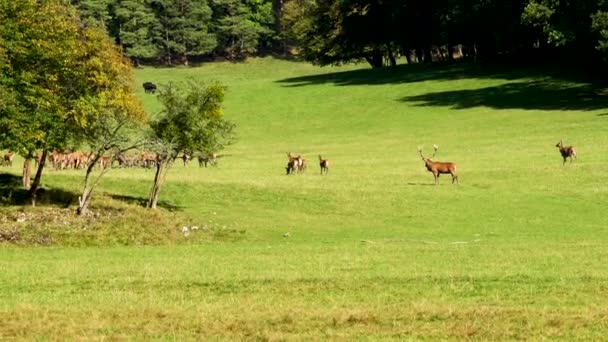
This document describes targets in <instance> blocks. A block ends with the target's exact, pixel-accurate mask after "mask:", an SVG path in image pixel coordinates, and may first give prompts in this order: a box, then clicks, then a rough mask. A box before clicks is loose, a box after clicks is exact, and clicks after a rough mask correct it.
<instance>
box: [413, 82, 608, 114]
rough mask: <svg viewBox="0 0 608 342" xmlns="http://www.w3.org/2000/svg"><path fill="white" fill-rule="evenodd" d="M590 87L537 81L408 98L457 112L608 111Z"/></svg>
mask: <svg viewBox="0 0 608 342" xmlns="http://www.w3.org/2000/svg"><path fill="white" fill-rule="evenodd" d="M596 89H597V88H595V87H594V86H592V85H589V84H583V85H581V84H572V83H565V82H559V81H555V82H550V81H535V82H515V83H508V84H503V85H500V86H496V87H487V88H482V89H465V90H453V91H443V92H434V93H427V94H423V95H416V96H406V97H404V98H402V99H401V101H404V102H413V103H415V105H416V106H447V107H452V108H454V109H467V108H472V107H482V106H483V107H490V108H495V109H511V108H520V109H541V110H597V109H603V108H608V96H606V95H604V94H602V93H600V92H598V91H597V90H596Z"/></svg>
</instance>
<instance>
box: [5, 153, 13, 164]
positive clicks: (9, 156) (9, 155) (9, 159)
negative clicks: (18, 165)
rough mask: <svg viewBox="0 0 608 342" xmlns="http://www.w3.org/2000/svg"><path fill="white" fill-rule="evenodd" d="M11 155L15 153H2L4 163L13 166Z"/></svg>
mask: <svg viewBox="0 0 608 342" xmlns="http://www.w3.org/2000/svg"><path fill="white" fill-rule="evenodd" d="M13 157H15V154H14V153H13V152H9V153H7V154H5V155H4V165H6V166H13Z"/></svg>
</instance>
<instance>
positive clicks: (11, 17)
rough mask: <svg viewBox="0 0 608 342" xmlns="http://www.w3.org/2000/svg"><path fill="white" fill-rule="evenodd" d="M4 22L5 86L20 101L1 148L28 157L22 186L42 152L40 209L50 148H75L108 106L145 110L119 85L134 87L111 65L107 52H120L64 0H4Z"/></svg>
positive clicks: (2, 123) (3, 126) (0, 81)
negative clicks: (33, 158)
mask: <svg viewBox="0 0 608 342" xmlns="http://www.w3.org/2000/svg"><path fill="white" fill-rule="evenodd" d="M0 22H2V25H1V26H0V40H1V41H4V49H5V50H6V58H7V61H6V63H3V64H1V65H0V85H1V87H4V88H6V89H10V92H11V93H12V94H13V95H14V100H15V101H14V102H15V103H16V105H15V106H11V107H9V110H7V109H3V111H2V113H0V114H2V115H1V116H0V117H1V118H2V120H0V131H2V132H6V133H5V138H6V140H5V141H4V144H5V145H7V147H9V148H11V149H13V150H14V151H17V152H19V153H20V154H21V155H22V156H24V157H25V159H26V161H25V164H24V181H25V180H26V179H27V181H28V182H29V161H30V159H31V158H32V157H33V154H34V153H35V151H39V150H42V157H41V159H40V160H41V162H40V164H39V166H38V170H37V172H36V176H35V178H34V181H33V183H32V184H31V186H30V187H29V191H30V194H31V196H32V204H34V205H35V203H36V193H37V189H38V187H39V185H40V179H41V176H42V171H43V169H44V166H45V162H46V159H47V158H46V156H47V154H48V152H49V151H52V150H64V149H66V148H68V147H74V146H78V145H79V144H80V142H81V140H82V135H81V134H80V133H79V132H81V131H82V130H83V129H86V128H87V127H91V126H92V125H93V124H94V123H95V122H96V120H97V119H98V118H99V116H100V115H101V114H102V113H105V112H106V111H107V110H108V109H112V110H115V111H122V112H124V113H127V115H128V116H139V115H140V112H141V109H140V105H139V102H137V101H135V98H134V97H133V95H132V92H131V93H129V92H128V91H127V90H126V88H125V87H124V86H121V85H123V84H127V83H130V82H131V80H130V78H128V73H126V72H125V69H124V67H120V66H119V67H114V68H110V67H109V66H111V65H112V63H115V62H116V59H115V58H110V57H111V56H110V55H108V54H111V53H116V54H117V56H119V54H118V52H116V50H115V47H114V46H113V45H112V43H111V41H109V40H107V38H106V34H105V32H104V31H102V30H101V29H99V28H95V27H86V26H83V25H81V23H80V21H79V18H78V16H77V13H76V11H75V10H74V8H73V7H71V6H69V5H66V4H65V1H62V0H48V1H42V2H41V1H36V0H16V1H10V2H0ZM112 51H114V52H112ZM24 183H26V182H24ZM24 185H28V184H24Z"/></svg>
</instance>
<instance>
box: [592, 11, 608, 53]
mask: <svg viewBox="0 0 608 342" xmlns="http://www.w3.org/2000/svg"><path fill="white" fill-rule="evenodd" d="M591 19H592V29H593V31H594V32H596V33H597V34H598V38H597V45H596V46H595V48H596V49H597V50H598V51H600V53H601V54H602V57H603V59H604V61H606V60H608V12H607V11H602V10H598V11H597V12H596V13H594V14H593V16H592V18H591Z"/></svg>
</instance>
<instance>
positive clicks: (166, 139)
mask: <svg viewBox="0 0 608 342" xmlns="http://www.w3.org/2000/svg"><path fill="white" fill-rule="evenodd" d="M224 93H225V87H224V86H222V85H220V84H219V83H213V84H210V85H207V86H205V85H203V84H202V83H197V82H194V81H190V82H188V83H187V85H185V86H184V85H182V86H180V85H175V84H172V83H170V84H169V85H168V86H166V87H165V88H163V89H161V90H160V91H159V95H158V98H159V100H160V102H161V103H162V104H163V107H164V108H163V110H162V112H161V113H160V116H159V117H158V119H157V120H155V121H153V122H152V123H151V128H152V132H153V138H152V139H153V141H154V142H155V143H156V144H160V145H162V146H165V148H166V149H165V151H166V154H168V155H174V156H177V155H178V154H179V153H190V154H192V153H196V152H203V153H208V152H218V151H220V150H221V149H223V148H224V147H225V146H226V145H227V144H229V143H230V142H231V141H232V132H233V128H234V124H232V123H230V122H229V121H226V120H225V119H224V118H223V109H222V103H223V101H224Z"/></svg>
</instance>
